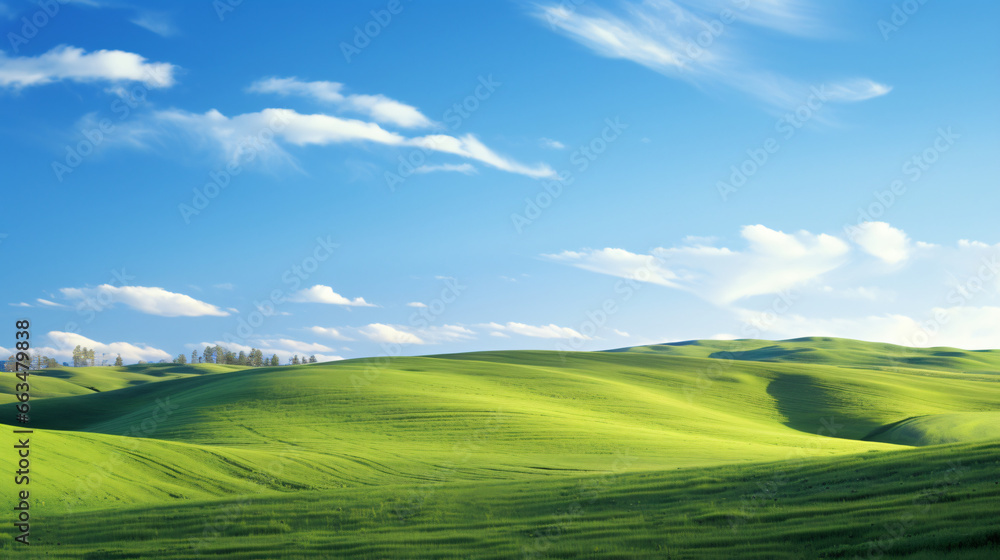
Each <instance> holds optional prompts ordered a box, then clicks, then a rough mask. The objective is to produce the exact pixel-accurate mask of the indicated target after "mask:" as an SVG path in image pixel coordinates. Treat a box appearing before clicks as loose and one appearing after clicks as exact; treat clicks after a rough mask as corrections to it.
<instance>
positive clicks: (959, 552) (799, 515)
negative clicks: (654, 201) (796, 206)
mask: <svg viewBox="0 0 1000 560" xmlns="http://www.w3.org/2000/svg"><path fill="white" fill-rule="evenodd" d="M31 379H32V392H33V401H32V410H31V414H32V420H31V428H33V429H35V433H34V434H33V435H32V436H31V437H32V439H31V446H32V448H31V449H32V450H31V453H32V474H31V477H32V483H31V485H30V488H31V499H32V507H31V514H32V532H31V540H32V543H33V544H32V546H31V547H30V550H29V551H28V552H27V553H26V552H25V550H26V549H25V547H23V546H18V547H17V548H15V543H14V542H13V538H12V535H13V528H12V527H11V526H10V523H6V522H5V523H4V525H3V527H4V532H5V534H4V537H3V540H2V541H0V557H4V558H6V557H12V558H13V557H18V558H94V559H99V558H202V557H205V558H246V559H249V558H372V559H378V558H428V559H430V558H608V559H611V558H820V557H844V558H855V557H861V558H875V557H892V558H896V557H898V558H939V557H942V556H947V557H954V558H995V557H997V555H998V553H1000V515H998V514H1000V485H998V483H997V481H998V480H1000V476H998V475H1000V453H998V452H1000V445H998V444H1000V351H980V352H971V351H964V350H957V349H953V348H930V349H914V348H905V347H899V346H892V345H886V344H874V343H866V342H859V341H853V340H843V339H828V338H824V339H820V338H809V339H795V340H790V341H782V342H772V341H763V340H760V341H757V340H751V341H733V342H724V341H695V342H689V343H679V344H673V345H655V346H646V347H638V348H630V349H621V350H615V351H609V352H579V353H560V352H542V351H523V352H480V353H469V354H454V355H439V356H426V357H414V358H395V359H378V360H376V359H371V360H347V361H342V362H331V363H323V364H312V365H303V366H286V367H275V368H253V369H248V368H241V367H238V366H216V365H211V364H208V365H188V366H168V365H155V366H153V365H146V366H129V367H124V368H67V369H56V370H48V371H42V372H36V373H35V374H33V375H32V378H31ZM13 388H14V381H13V378H12V376H11V375H10V374H7V375H6V376H4V377H3V382H2V383H0V399H2V400H0V403H4V402H5V403H7V404H0V419H4V420H5V421H7V420H6V419H13V417H14V409H13V406H14V405H13V404H12V403H13V400H14V399H13V396H12V394H13V392H14V391H13ZM4 433H5V434H7V435H6V436H5V438H7V439H6V440H5V441H12V439H13V438H12V437H11V435H10V427H9V426H8V427H4ZM15 443H16V442H15ZM5 447H7V448H8V452H6V453H3V454H0V469H2V470H3V472H5V473H13V471H14V470H16V467H15V465H14V462H13V459H14V455H13V453H11V452H10V445H7V444H5ZM3 476H4V480H6V481H7V482H5V483H4V491H3V493H2V495H0V503H2V504H3V506H4V508H5V510H6V511H8V512H9V511H12V509H11V508H12V507H13V505H14V504H13V503H12V499H13V497H14V489H15V486H14V485H13V484H12V477H11V476H10V475H8V474H5V475H3ZM14 554H16V556H14Z"/></svg>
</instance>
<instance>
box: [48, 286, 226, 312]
mask: <svg viewBox="0 0 1000 560" xmlns="http://www.w3.org/2000/svg"><path fill="white" fill-rule="evenodd" d="M59 291H60V292H62V295H63V296H65V297H67V298H69V299H76V300H81V301H85V302H92V303H93V304H94V305H98V306H105V305H114V304H116V303H121V304H124V305H127V306H129V307H131V308H132V309H135V310H137V311H141V312H143V313H148V314H150V315H159V316H161V317H202V316H214V317H226V316H228V315H229V313H228V312H226V311H223V310H221V309H219V308H218V307H216V306H214V305H212V304H210V303H205V302H204V301H200V300H197V299H195V298H193V297H191V296H188V295H185V294H179V293H175V292H170V291H167V290H164V289H163V288H157V287H147V286H112V285H110V284H103V285H100V286H97V287H96V288H62V289H61V290H59Z"/></svg>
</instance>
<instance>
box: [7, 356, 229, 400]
mask: <svg viewBox="0 0 1000 560" xmlns="http://www.w3.org/2000/svg"><path fill="white" fill-rule="evenodd" d="M240 369H245V368H244V367H242V366H230V365H217V364H189V365H181V364H138V365H131V366H123V367H102V366H98V367H79V368H62V367H59V368H50V369H42V370H34V371H32V372H31V378H32V383H31V396H32V397H33V398H36V399H45V398H52V397H68V396H73V395H86V394H88V393H96V392H103V391H113V390H115V389H121V388H123V387H133V386H136V385H142V384H145V383H152V382H156V381H166V380H169V379H182V378H185V377H193V376H198V375H206V374H211V373H225V372H229V371H237V370H240ZM16 381H17V380H16V379H15V378H14V376H13V375H0V403H10V402H14V401H15V400H16V399H15V398H14V385H15V383H16Z"/></svg>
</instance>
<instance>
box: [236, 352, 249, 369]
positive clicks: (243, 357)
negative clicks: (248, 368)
mask: <svg viewBox="0 0 1000 560" xmlns="http://www.w3.org/2000/svg"><path fill="white" fill-rule="evenodd" d="M236 364H237V365H240V366H245V365H247V353H246V352H244V351H243V350H240V355H239V356H237V357H236Z"/></svg>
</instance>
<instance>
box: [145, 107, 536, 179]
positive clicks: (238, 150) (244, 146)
mask: <svg viewBox="0 0 1000 560" xmlns="http://www.w3.org/2000/svg"><path fill="white" fill-rule="evenodd" d="M153 119H154V121H155V123H154V124H159V125H171V126H173V127H175V128H176V129H178V130H181V131H183V132H185V133H187V134H189V135H191V136H193V137H194V138H195V139H197V140H208V141H211V142H214V143H215V144H216V145H218V146H219V148H221V150H222V151H223V154H224V155H225V157H227V158H229V159H231V160H237V159H239V158H240V157H241V156H242V155H243V154H246V153H252V154H253V155H255V156H258V155H259V156H262V157H264V158H271V157H278V158H281V159H284V160H286V161H290V160H291V157H290V156H289V155H288V154H287V153H286V152H285V151H284V150H283V149H282V148H281V145H280V144H281V143H287V144H292V145H295V146H307V145H311V144H315V145H321V146H325V145H328V144H339V143H348V142H372V143H376V144H383V145H386V146H394V147H397V148H404V147H418V148H421V149H425V150H430V151H435V152H441V153H445V154H451V155H456V156H459V157H463V158H466V159H470V160H473V161H478V162H480V163H483V164H486V165H488V166H490V167H493V168H496V169H500V170H502V171H507V172H510V173H517V174H520V175H526V176H528V177H533V178H543V177H551V176H553V175H554V174H555V172H554V171H553V170H552V168H551V167H549V166H548V165H546V164H536V165H534V166H529V165H524V164H521V163H518V162H517V161H514V160H512V159H510V158H507V157H505V156H502V155H500V154H497V153H496V152H494V151H493V150H491V149H489V148H487V147H486V146H485V145H484V144H483V143H482V142H480V141H479V139H477V138H476V137H475V136H474V135H472V134H465V135H463V136H460V137H454V136H449V135H447V134H431V135H427V136H418V137H406V136H403V135H401V134H399V133H396V132H390V131H388V130H385V129H384V128H382V127H381V126H379V125H378V124H377V123H374V122H366V121H360V120H356V119H347V118H341V117H336V116H332V115H326V114H322V113H317V114H310V115H306V114H301V113H297V112H295V111H292V110H290V109H264V110H262V111H259V112H256V113H245V114H242V115H236V116H234V117H227V116H225V115H223V114H222V113H220V112H219V111H217V110H215V109H212V110H209V111H208V112H206V113H203V114H197V113H188V112H186V111H180V110H169V111H159V112H156V113H154V115H153ZM136 126H138V127H140V128H148V125H143V124H137V125H136ZM266 131H270V132H271V133H273V139H274V140H273V141H270V142H268V143H261V142H255V141H254V139H256V138H259V137H260V135H261V134H262V133H263V132H266ZM161 132H162V130H161ZM251 150H252V151H251Z"/></svg>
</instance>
